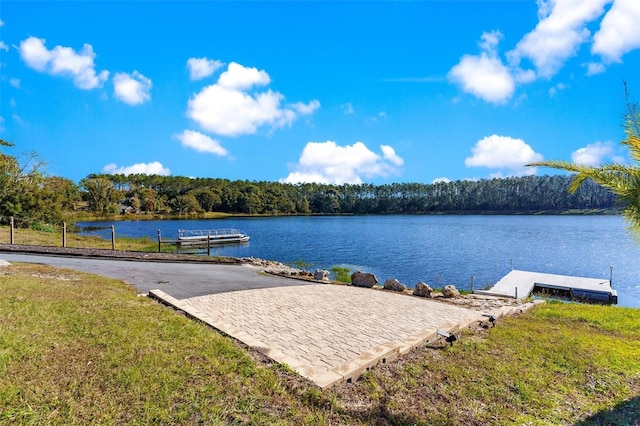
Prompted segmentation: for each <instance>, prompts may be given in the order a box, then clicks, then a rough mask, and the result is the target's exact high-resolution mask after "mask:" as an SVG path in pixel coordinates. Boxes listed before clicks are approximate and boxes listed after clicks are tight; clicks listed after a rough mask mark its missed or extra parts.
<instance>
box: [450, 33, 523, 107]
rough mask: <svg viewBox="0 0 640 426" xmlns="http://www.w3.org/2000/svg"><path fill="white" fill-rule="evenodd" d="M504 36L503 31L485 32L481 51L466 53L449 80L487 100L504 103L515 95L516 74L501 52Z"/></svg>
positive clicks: (452, 69) (454, 68)
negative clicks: (472, 53) (500, 47)
mask: <svg viewBox="0 0 640 426" xmlns="http://www.w3.org/2000/svg"><path fill="white" fill-rule="evenodd" d="M501 38H502V34H501V33H500V32H499V31H491V32H485V33H484V34H482V41H481V42H480V43H479V46H480V49H481V52H480V55H464V56H463V57H462V58H461V59H460V62H458V64H457V65H455V66H454V67H453V68H451V70H450V71H449V74H448V78H449V80H450V81H453V82H455V83H458V84H459V85H460V86H462V90H463V91H465V92H467V93H470V94H472V95H474V96H476V97H478V98H481V99H484V100H485V101H487V102H492V103H502V102H505V101H507V100H508V99H509V98H511V96H512V95H513V92H514V90H515V83H514V78H513V76H512V75H511V73H510V71H509V69H508V68H507V67H506V66H505V65H504V64H503V63H502V60H501V59H500V58H499V57H498V54H497V46H498V43H499V41H500V39H501Z"/></svg>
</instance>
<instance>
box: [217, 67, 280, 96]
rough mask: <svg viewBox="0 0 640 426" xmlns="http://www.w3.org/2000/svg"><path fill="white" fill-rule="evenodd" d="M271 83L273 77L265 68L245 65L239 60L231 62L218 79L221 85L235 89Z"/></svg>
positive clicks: (245, 88)
mask: <svg viewBox="0 0 640 426" xmlns="http://www.w3.org/2000/svg"><path fill="white" fill-rule="evenodd" d="M269 83H271V77H269V74H267V73H266V72H265V71H264V70H258V69H257V68H248V67H244V66H242V65H240V64H239V63H237V62H231V63H230V64H229V67H228V68H227V70H226V71H225V72H223V73H222V74H221V75H220V78H219V79H218V84H219V85H220V86H222V87H225V88H227V89H235V90H247V89H251V88H252V87H253V86H266V85H268V84H269Z"/></svg>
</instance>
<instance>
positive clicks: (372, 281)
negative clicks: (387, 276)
mask: <svg viewBox="0 0 640 426" xmlns="http://www.w3.org/2000/svg"><path fill="white" fill-rule="evenodd" d="M351 284H352V285H355V286H356V287H367V288H371V287H373V286H374V285H376V284H378V279H377V278H376V276H375V275H373V274H369V273H367V272H360V271H356V272H354V273H353V274H351Z"/></svg>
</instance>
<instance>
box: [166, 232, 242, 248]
mask: <svg viewBox="0 0 640 426" xmlns="http://www.w3.org/2000/svg"><path fill="white" fill-rule="evenodd" d="M248 241H249V236H248V235H247V234H246V233H244V232H242V231H240V230H238V229H233V228H228V229H178V240H177V243H178V244H180V245H205V244H238V243H246V242H248Z"/></svg>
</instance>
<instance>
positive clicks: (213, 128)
mask: <svg viewBox="0 0 640 426" xmlns="http://www.w3.org/2000/svg"><path fill="white" fill-rule="evenodd" d="M270 81H271V78H270V77H269V75H268V74H267V73H266V72H265V71H262V70H260V71H259V70H258V69H256V68H246V67H243V66H242V65H240V64H237V63H235V62H232V63H231V64H229V66H228V68H227V70H226V71H225V72H223V73H222V74H221V75H220V78H219V79H218V81H217V83H215V84H212V85H209V86H207V87H205V88H203V89H202V90H201V91H200V92H199V93H197V94H195V95H194V96H193V97H192V98H191V99H189V103H188V107H187V116H188V117H189V118H191V119H192V120H194V121H195V122H196V123H198V125H200V127H201V128H202V129H203V130H206V131H207V132H210V133H213V134H217V135H224V136H239V135H247V134H254V133H256V132H257V131H258V129H259V128H260V127H262V126H269V127H271V128H272V129H274V128H280V127H284V126H287V125H290V124H291V123H292V122H293V121H295V120H296V119H297V118H298V117H299V116H301V115H309V114H312V113H313V112H314V111H315V110H316V109H318V108H319V107H320V102H318V101H317V100H312V101H311V102H309V103H308V104H304V103H302V102H297V103H295V104H290V105H285V106H282V105H281V102H282V101H283V99H284V96H283V95H282V94H280V93H278V92H274V91H272V90H271V89H268V90H266V91H261V92H260V91H254V92H251V93H249V92H248V90H249V89H251V88H253V87H254V86H265V85H268V84H269V83H270Z"/></svg>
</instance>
